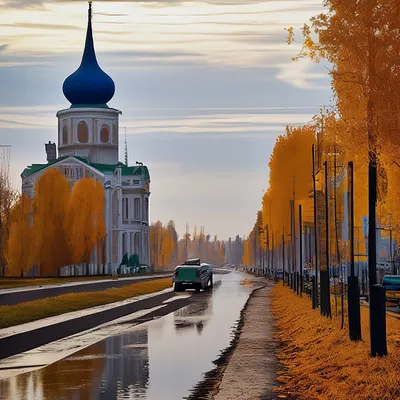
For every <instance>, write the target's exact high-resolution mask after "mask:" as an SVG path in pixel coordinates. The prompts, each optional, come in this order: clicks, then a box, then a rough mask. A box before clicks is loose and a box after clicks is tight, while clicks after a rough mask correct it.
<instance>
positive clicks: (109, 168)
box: [21, 156, 150, 179]
mask: <svg viewBox="0 0 400 400" xmlns="http://www.w3.org/2000/svg"><path fill="white" fill-rule="evenodd" d="M68 157H72V158H76V159H77V160H79V161H81V162H83V163H85V164H86V165H88V166H90V167H92V168H94V169H96V170H97V171H99V172H101V173H103V174H105V175H111V174H113V173H114V172H115V169H116V168H117V167H118V168H121V173H122V176H131V175H136V176H143V177H144V178H145V179H150V174H149V170H148V168H147V167H146V166H144V165H136V166H134V167H128V166H126V165H125V164H123V163H122V162H119V163H118V164H97V163H91V162H89V161H88V160H87V159H86V158H84V157H79V156H64V157H60V158H57V160H54V161H50V162H49V163H47V164H32V165H30V166H28V167H27V168H25V169H24V171H23V172H22V174H21V177H22V178H25V177H27V176H29V175H32V174H34V173H35V172H38V171H40V170H42V169H45V168H47V167H50V166H51V165H53V164H56V163H58V162H59V161H62V160H65V159H66V158H68Z"/></svg>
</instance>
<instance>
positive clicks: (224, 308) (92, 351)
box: [0, 272, 254, 400]
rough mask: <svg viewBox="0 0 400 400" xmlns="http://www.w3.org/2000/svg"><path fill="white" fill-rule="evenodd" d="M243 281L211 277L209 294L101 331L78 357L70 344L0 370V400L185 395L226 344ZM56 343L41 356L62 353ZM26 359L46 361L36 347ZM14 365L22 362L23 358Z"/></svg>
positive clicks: (182, 296)
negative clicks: (65, 350)
mask: <svg viewBox="0 0 400 400" xmlns="http://www.w3.org/2000/svg"><path fill="white" fill-rule="evenodd" d="M242 280H243V276H242V275H241V274H240V273H238V272H231V273H224V274H215V275H214V288H213V290H212V291H209V292H201V293H195V292H190V291H188V292H185V293H179V294H177V295H176V296H174V298H171V299H170V304H171V306H170V307H171V311H172V312H171V311H170V313H168V314H167V315H165V316H162V317H159V316H160V315H162V313H160V311H161V310H159V311H158V316H157V312H156V313H155V314H154V315H153V316H150V317H149V315H147V316H145V317H143V318H141V319H140V320H136V321H135V320H131V321H126V322H124V323H120V324H119V325H117V326H114V328H113V329H114V330H112V331H111V330H110V331H109V333H107V331H106V333H105V335H106V338H103V340H100V341H98V342H97V343H95V344H92V345H90V346H89V347H86V348H84V349H82V350H80V351H78V352H73V349H74V343H73V342H71V343H70V344H69V347H70V348H71V349H72V353H69V354H68V356H66V357H65V358H63V359H61V360H60V361H57V362H54V363H51V364H50V365H48V366H45V367H43V368H39V369H36V370H33V371H31V372H26V373H23V374H19V375H18V374H17V375H14V376H12V377H10V376H8V377H5V378H4V377H3V378H2V374H1V371H0V397H1V398H2V399H4V400H7V399H17V398H32V399H57V400H62V399H125V398H126V399H128V398H129V399H152V400H161V399H162V400H178V399H182V398H187V396H189V395H190V394H191V392H192V389H193V387H194V386H195V385H196V384H197V383H198V382H199V381H201V380H202V378H203V374H204V373H205V372H207V371H209V370H211V369H212V368H213V367H214V365H213V363H212V361H213V360H215V359H216V358H218V356H219V354H220V352H221V351H222V350H223V349H225V348H226V347H228V346H229V343H230V340H231V334H232V332H233V328H234V326H235V323H236V321H237V320H238V318H239V316H240V311H241V309H242V308H243V306H244V305H245V303H246V301H247V299H248V297H249V295H250V293H251V291H252V290H253V289H254V287H253V286H249V285H243V284H242ZM188 300H190V301H188ZM174 303H176V304H175V305H173V304H174ZM179 303H181V304H179ZM115 329H117V333H116V331H115ZM94 334H95V333H93V334H92V335H94ZM68 340H70V341H71V340H72V339H71V338H70V339H68ZM76 340H77V341H78V342H81V343H83V342H84V341H85V340H87V339H85V338H84V337H83V336H82V337H79V335H78V337H77V338H76ZM78 342H77V343H78ZM60 343H61V344H58V347H56V346H55V345H54V346H53V347H51V345H52V344H49V345H48V346H50V349H49V350H48V352H49V353H51V352H53V353H54V352H56V351H62V350H57V349H60V348H62V347H63V346H62V343H63V342H62V341H60ZM66 343H67V342H66ZM75 345H76V343H75ZM66 346H67V345H65V346H64V347H66ZM78 348H79V346H78ZM31 359H32V360H34V361H35V362H36V363H37V364H38V365H41V366H44V365H46V363H50V362H51V361H49V357H48V354H47V353H46V351H44V349H40V350H39V349H38V351H37V352H36V353H35V354H32V355H31ZM6 360H7V359H6ZM6 360H4V361H6ZM20 362H21V363H22V364H23V363H24V356H23V355H22V356H21V359H20Z"/></svg>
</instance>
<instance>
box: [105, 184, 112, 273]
mask: <svg viewBox="0 0 400 400" xmlns="http://www.w3.org/2000/svg"><path fill="white" fill-rule="evenodd" d="M105 206H106V234H107V236H106V257H107V262H106V265H107V267H106V268H107V273H109V274H112V273H113V259H112V249H113V233H112V232H113V221H112V209H113V207H112V190H111V189H107V193H106V205H105Z"/></svg>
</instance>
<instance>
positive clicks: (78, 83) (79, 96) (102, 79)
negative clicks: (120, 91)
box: [63, 1, 115, 107]
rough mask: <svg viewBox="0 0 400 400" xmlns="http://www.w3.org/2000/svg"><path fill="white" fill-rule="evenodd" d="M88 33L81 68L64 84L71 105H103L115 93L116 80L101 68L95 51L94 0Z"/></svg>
mask: <svg viewBox="0 0 400 400" xmlns="http://www.w3.org/2000/svg"><path fill="white" fill-rule="evenodd" d="M88 20H89V21H88V28H87V33H86V43H85V50H84V52H83V57H82V62H81V65H80V66H79V68H78V69H77V70H76V71H75V72H74V73H73V74H72V75H70V76H69V77H68V78H67V79H66V80H65V81H64V84H63V92H64V96H65V97H66V98H67V99H68V101H69V102H70V103H71V107H79V106H97V107H99V106H102V107H107V103H108V102H109V101H110V100H111V99H112V97H113V96H114V93H115V85H114V81H113V80H112V79H111V78H110V77H109V76H108V75H107V74H106V73H105V72H104V71H103V70H102V69H101V68H100V66H99V64H98V63H97V59H96V53H95V51H94V43H93V32H92V2H91V1H90V2H89V18H88Z"/></svg>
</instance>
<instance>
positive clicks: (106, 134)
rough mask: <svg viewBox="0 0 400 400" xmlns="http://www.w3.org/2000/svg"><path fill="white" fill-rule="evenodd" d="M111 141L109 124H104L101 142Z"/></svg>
mask: <svg viewBox="0 0 400 400" xmlns="http://www.w3.org/2000/svg"><path fill="white" fill-rule="evenodd" d="M109 141H110V129H108V126H107V125H103V126H102V127H101V131H100V142H101V143H108V142H109Z"/></svg>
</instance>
